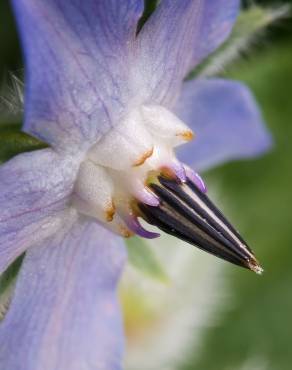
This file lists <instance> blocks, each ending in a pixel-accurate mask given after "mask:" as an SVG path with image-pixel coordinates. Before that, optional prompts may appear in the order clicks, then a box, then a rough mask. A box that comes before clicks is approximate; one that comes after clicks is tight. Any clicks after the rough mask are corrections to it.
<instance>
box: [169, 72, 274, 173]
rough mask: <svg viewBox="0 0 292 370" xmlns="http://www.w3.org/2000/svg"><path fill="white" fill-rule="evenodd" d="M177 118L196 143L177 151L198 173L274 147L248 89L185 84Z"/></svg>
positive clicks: (224, 82)
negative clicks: (184, 124) (190, 132)
mask: <svg viewBox="0 0 292 370" xmlns="http://www.w3.org/2000/svg"><path fill="white" fill-rule="evenodd" d="M176 110H177V115H178V116H179V117H180V118H181V119H182V120H183V121H184V122H185V123H186V124H187V125H188V126H189V127H191V128H192V129H193V130H194V132H195V134H196V137H195V140H194V141H193V142H191V143H189V144H186V145H183V146H182V147H181V148H180V149H179V150H178V156H179V158H180V159H181V160H182V161H184V162H186V163H188V164H190V165H191V166H193V167H194V168H195V169H196V170H204V169H207V168H210V167H212V166H215V165H217V164H220V163H223V162H226V161H229V160H233V159H240V158H249V157H255V156H258V155H261V154H262V153H264V152H266V151H267V150H268V149H269V148H270V147H271V144H272V140H271V135H270V133H269V132H268V130H267V128H266V126H265V124H264V122H263V119H262V116H261V113H260V111H259V109H258V107H257V104H256V102H255V100H254V98H253V96H252V94H251V93H250V91H249V90H248V88H247V87H246V86H244V85H243V84H241V83H239V82H234V81H228V80H224V79H211V80H196V81H189V82H186V83H184V86H183V90H182V94H181V96H180V100H179V102H178V106H177V109H176Z"/></svg>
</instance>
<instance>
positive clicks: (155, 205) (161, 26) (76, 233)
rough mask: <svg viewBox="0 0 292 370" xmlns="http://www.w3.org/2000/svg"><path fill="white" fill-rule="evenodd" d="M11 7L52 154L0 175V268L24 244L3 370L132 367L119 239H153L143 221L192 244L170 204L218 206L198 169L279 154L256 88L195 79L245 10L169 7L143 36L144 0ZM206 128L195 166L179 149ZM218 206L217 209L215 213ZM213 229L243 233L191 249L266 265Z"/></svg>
mask: <svg viewBox="0 0 292 370" xmlns="http://www.w3.org/2000/svg"><path fill="white" fill-rule="evenodd" d="M13 6H14V10H15V14H16V18H17V21H18V24H19V29H20V34H21V37H22V44H23V47H24V56H25V61H26V63H25V65H26V93H25V120H24V126H23V129H24V131H26V132H28V133H29V134H31V135H33V136H36V137H38V138H40V139H42V140H44V141H45V142H46V143H48V144H49V145H50V146H51V148H50V149H44V150H41V151H35V152H31V153H25V154H21V155H19V156H17V157H15V158H13V159H12V160H10V161H9V162H7V163H5V164H4V165H2V166H1V167H0V204H1V210H2V211H1V216H0V272H3V271H4V270H5V269H6V268H7V267H8V266H9V265H10V264H11V263H12V262H13V261H14V260H15V259H16V258H17V257H18V256H19V255H21V254H22V253H23V252H25V251H26V255H25V258H24V262H23V266H22V268H21V271H20V274H19V276H18V281H17V285H16V289H15V293H14V296H13V300H12V303H11V306H10V309H9V311H8V313H7V315H6V317H5V319H4V321H3V322H2V324H1V327H0V368H1V369H7V370H8V369H9V370H37V369H38V370H39V369H42V370H57V369H58V370H59V369H60V370H66V369H68V370H69V369H70V370H87V369H88V370H90V369H99V370H101V369H103V370H110V369H120V368H121V363H122V356H123V347H124V338H123V329H122V320H121V313H120V309H119V304H118V301H117V297H116V290H117V284H118V281H119V278H120V275H121V272H122V268H123V265H124V263H125V259H126V253H125V248H124V243H123V239H122V238H121V237H120V236H125V237H126V236H131V235H132V234H133V233H136V234H138V235H140V236H144V237H149V238H154V237H156V236H157V234H156V233H153V232H148V231H146V230H144V228H143V227H142V225H141V224H140V223H139V221H138V217H141V216H142V217H143V218H144V219H146V220H147V221H148V222H149V223H153V224H155V225H157V226H159V227H160V228H161V229H162V230H164V231H166V232H171V230H173V229H174V228H176V227H177V230H176V232H175V234H176V235H177V236H180V237H182V238H183V239H184V240H187V238H188V237H189V238H192V235H191V236H188V235H186V234H184V233H183V232H182V235H178V234H179V232H180V231H181V230H182V229H181V228H182V227H183V226H182V225H180V224H179V225H176V224H175V225H173V224H172V221H173V220H174V221H177V219H176V218H175V217H176V214H175V212H176V211H175V209H176V207H182V205H181V203H177V202H180V201H181V198H180V197H179V196H177V195H173V196H172V198H171V199H169V198H167V199H166V198H165V197H167V194H169V193H167V194H166V192H167V191H168V190H169V189H172V190H173V193H175V194H177V193H176V192H177V191H183V194H186V193H187V192H188V191H193V193H194V194H193V195H192V196H193V197H194V198H193V199H192V204H194V205H198V204H201V205H202V204H203V205H204V206H206V204H207V203H206V202H207V201H206V196H205V195H204V192H205V188H204V184H203V182H202V180H201V179H200V177H199V176H198V175H197V174H196V173H195V172H194V171H193V170H191V168H195V169H196V170H198V169H199V170H202V169H204V168H207V167H210V166H213V165H215V164H218V163H220V162H223V161H226V160H230V159H233V158H243V157H250V156H254V155H257V154H260V153H262V152H264V151H265V150H267V149H268V147H269V145H270V136H269V134H268V133H267V131H266V129H265V127H264V125H263V123H262V120H261V116H260V113H259V111H258V109H257V107H256V105H255V103H254V101H253V98H252V96H251V95H250V93H249V92H248V90H247V88H246V87H244V86H242V85H241V84H240V83H237V82H232V81H227V80H223V79H203V78H200V79H196V80H191V81H187V82H184V79H185V77H186V76H187V75H188V74H189V72H190V71H191V70H193V68H194V67H195V66H196V65H198V64H199V63H200V62H202V60H203V59H204V58H205V57H206V56H208V55H209V54H210V53H211V52H213V51H214V50H215V49H216V48H217V47H218V46H219V45H220V44H221V43H222V42H223V41H224V40H225V39H226V37H228V35H229V33H230V31H231V29H232V26H233V24H234V21H235V19H236V16H237V13H238V11H239V1H237V0H233V1H225V0H216V1H214V0H212V1H211V0H205V1H203V0H202V1H199V0H180V1H178V0H162V1H161V2H160V4H159V6H158V8H157V9H156V11H155V12H154V13H153V14H152V15H151V17H150V18H149V19H148V21H147V22H146V23H145V25H144V26H143V27H142V29H141V30H140V31H139V32H137V25H138V21H139V19H140V18H141V15H142V13H143V1H140V0H125V1H118V0H108V1H98V0H95V1H94V0H86V1H80V0H72V1H66V0H47V1H41V0H14V1H13ZM193 131H194V132H195V133H196V134H197V139H196V140H195V141H194V143H188V144H187V145H182V146H181V147H179V148H178V156H179V158H180V159H181V160H183V161H184V162H185V163H187V165H188V166H186V165H183V164H181V162H180V161H178V159H177V158H176V156H175V154H174V148H176V147H177V146H179V145H181V144H184V143H185V142H187V141H189V140H190V139H191V138H192V136H193V133H192V132H193ZM161 174H163V175H164V176H165V177H164V178H163V179H162V180H161V181H162V182H159V181H160V180H159V181H158V180H157V179H159V178H160V177H159V176H161ZM153 178H154V180H153ZM152 181H153V184H152ZM194 186H195V187H196V189H197V190H194V189H195V188H194ZM167 189H168V190H167ZM173 193H172V194H173ZM164 202H165V203H166V206H167V207H169V208H167V207H166V208H163V207H164ZM174 202H176V203H175V205H174ZM194 202H195V203H194ZM200 202H201V203H200ZM210 207H211V208H210ZM210 207H209V208H210V209H211V210H210V209H209V208H206V210H205V211H206V212H207V213H208V214H210V213H212V212H213V213H214V212H215V211H214V209H213V208H212V206H210ZM159 212H160V213H159ZM169 212H170V216H169ZM172 212H173V213H172ZM215 213H216V212H215ZM208 214H207V216H206V217H207V218H208V217H209V216H208ZM166 216H167V217H166ZM165 217H166V218H165ZM182 217H183V216H182ZM161 220H162V221H161ZM214 220H215V216H214V215H213V216H212V217H211V218H210V223H211V222H212V221H213V222H216V225H217V226H218V224H220V225H221V226H220V225H219V226H220V227H221V228H223V229H224V227H225V229H224V230H225V231H224V230H223V234H224V232H226V233H228V235H229V237H227V239H228V238H229V239H230V240H229V239H228V240H227V241H226V240H225V239H224V240H223V239H222V240H221V239H220V240H219V239H218V238H219V237H218V234H216V235H215V236H214V235H213V234H212V235H213V236H212V237H214V240H215V239H216V243H217V244H216V243H215V241H214V243H215V244H214V243H213V241H212V240H211V242H210V243H211V246H212V248H213V249H211V250H208V247H206V246H205V244H204V240H205V239H204V237H203V236H202V234H199V236H200V237H201V238H202V242H201V239H196V240H195V241H194V240H193V239H192V240H188V241H190V242H193V243H195V242H196V243H197V244H199V245H200V243H203V244H202V245H200V247H201V248H203V249H206V250H208V251H209V252H212V253H215V252H216V253H217V254H218V253H219V252H218V250H219V249H220V251H221V252H220V253H221V257H222V258H225V259H227V260H230V261H232V262H234V263H237V264H243V263H242V262H241V260H239V259H238V258H239V257H238V255H237V254H238V253H241V255H240V256H241V257H240V258H245V259H246V258H247V259H246V261H247V262H246V263H247V265H248V267H250V268H254V269H255V270H256V269H257V267H255V263H256V262H255V261H254V260H253V255H252V254H251V252H250V251H249V249H248V248H247V247H246V246H245V244H244V245H241V246H240V248H241V249H240V250H239V249H238V248H239V247H238V246H237V252H236V253H237V254H234V253H235V251H234V250H233V249H232V248H233V244H234V243H243V241H240V242H239V241H238V240H239V239H238V238H239V236H238V235H237V234H236V233H235V231H234V230H232V229H226V224H224V219H223V221H222V219H216V220H215V221H214ZM177 222H182V221H177ZM220 222H221V223H220ZM216 225H215V226H216ZM219 226H218V227H219ZM216 230H217V229H216ZM201 232H202V231H200V233H201ZM208 232H209V233H210V232H211V231H208ZM115 234H117V235H115ZM196 236H197V235H196ZM196 243H195V244H196ZM212 243H213V244H214V245H212ZM220 243H223V244H222V245H223V247H222V245H221V244H220ZM226 243H227V244H228V243H229V244H228V247H230V250H231V249H232V253H231V252H230V251H229V250H228V252H226V250H225V249H224V248H226V245H227V244H226ZM215 246H216V248H217V249H216V248H215ZM222 250H224V253H223V252H222ZM258 271H259V270H258Z"/></svg>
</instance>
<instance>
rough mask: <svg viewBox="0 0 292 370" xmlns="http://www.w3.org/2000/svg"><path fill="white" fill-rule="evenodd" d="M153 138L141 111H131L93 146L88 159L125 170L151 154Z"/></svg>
mask: <svg viewBox="0 0 292 370" xmlns="http://www.w3.org/2000/svg"><path fill="white" fill-rule="evenodd" d="M152 150H153V138H152V137H151V135H150V134H149V132H148V131H147V130H146V128H145V127H144V124H143V118H142V115H141V111H140V110H139V109H135V110H133V111H131V112H130V113H129V114H128V115H127V116H126V117H125V119H124V120H123V121H122V122H121V123H120V124H119V125H118V126H117V127H115V128H113V129H112V130H111V131H110V132H109V133H108V134H107V135H105V137H103V138H102V139H101V140H100V141H98V142H97V143H96V145H94V146H93V148H92V149H91V150H90V152H89V154H88V157H89V158H90V159H91V160H93V161H94V162H95V163H97V164H100V165H102V166H105V167H110V168H113V169H116V170H126V169H129V168H131V167H132V166H135V165H137V164H139V162H140V161H142V163H144V162H143V158H144V157H145V156H146V157H147V156H148V155H149V153H150V154H151V152H152Z"/></svg>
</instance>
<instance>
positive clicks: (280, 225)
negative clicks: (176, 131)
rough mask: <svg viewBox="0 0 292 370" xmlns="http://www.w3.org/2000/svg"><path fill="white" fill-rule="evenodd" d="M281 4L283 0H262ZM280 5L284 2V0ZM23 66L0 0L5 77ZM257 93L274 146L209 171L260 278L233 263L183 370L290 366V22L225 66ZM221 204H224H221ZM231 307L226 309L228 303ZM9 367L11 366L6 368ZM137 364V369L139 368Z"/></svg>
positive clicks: (0, 60)
mask: <svg viewBox="0 0 292 370" xmlns="http://www.w3.org/2000/svg"><path fill="white" fill-rule="evenodd" d="M258 3H261V4H269V5H271V4H272V5H273V3H274V4H279V1H276V2H275V1H258ZM281 3H283V1H282V2H281ZM21 69H22V63H21V57H20V50H19V44H18V39H17V34H16V30H15V25H14V22H13V17H12V14H11V11H10V8H9V2H8V1H5V0H1V3H0V78H1V80H4V79H5V78H6V77H7V75H8V72H9V71H12V72H15V71H16V72H18V71H19V70H21ZM227 75H228V76H229V77H232V78H236V79H240V80H242V81H244V82H246V83H247V84H248V85H249V86H250V87H251V89H252V91H253V92H254V94H255V96H256V98H257V100H258V102H259V104H260V106H261V107H262V110H263V115H264V117H265V120H266V122H267V125H268V126H269V127H270V129H271V131H272V133H273V136H274V140H275V145H274V149H273V150H272V151H271V152H270V153H269V154H267V155H265V156H264V157H263V158H260V159H257V160H253V161H240V162H234V163H229V164H226V165H224V166H221V167H219V168H216V169H215V170H212V171H210V172H208V173H207V174H205V178H206V180H207V184H212V183H216V184H217V185H218V186H219V187H220V188H221V189H223V191H224V197H225V198H226V199H228V212H229V214H230V213H231V214H232V216H233V219H234V218H235V219H236V220H237V225H238V228H239V229H241V230H244V235H243V236H244V237H245V238H246V239H247V240H248V241H249V244H250V245H252V246H253V248H254V249H255V250H256V254H257V256H258V258H259V260H260V261H261V262H262V264H263V266H264V268H265V274H264V275H263V276H262V277H257V276H255V275H254V274H251V273H246V272H245V271H242V270H240V269H235V268H233V267H232V266H231V267H230V266H226V270H225V271H226V272H225V275H226V277H227V278H228V281H229V284H230V286H231V290H230V292H229V294H228V299H227V301H225V302H222V305H223V306H224V307H219V308H218V312H220V315H219V314H218V320H217V322H216V325H215V326H211V327H209V328H207V329H206V330H205V333H204V335H203V338H202V341H203V342H202V343H201V351H200V353H199V354H198V353H196V356H195V358H193V359H192V358H188V359H186V360H185V366H183V367H182V369H183V370H238V369H244V370H290V369H292V349H291V343H292V212H291V208H292V165H291V160H292V143H291V140H292V122H291V121H292V20H291V19H285V20H283V21H281V22H280V23H279V22H278V23H277V24H276V25H275V26H273V27H270V28H269V30H268V31H267V32H266V33H265V35H264V36H263V37H261V38H260V40H259V42H258V43H257V45H256V46H254V47H253V48H252V52H251V53H250V54H249V53H245V54H244V55H243V58H242V60H240V61H239V62H237V63H236V65H234V66H233V67H232V68H230V69H229V70H228V72H227ZM1 80H0V81H1ZM222 206H223V208H224V204H223V205H222ZM226 308H227V309H226ZM7 370H8V369H7ZM137 370H138V369H137Z"/></svg>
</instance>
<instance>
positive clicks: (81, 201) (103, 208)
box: [73, 160, 114, 222]
mask: <svg viewBox="0 0 292 370" xmlns="http://www.w3.org/2000/svg"><path fill="white" fill-rule="evenodd" d="M112 196H113V183H112V180H111V178H110V176H109V175H108V173H107V171H106V169H105V168H103V167H101V166H96V165H95V164H94V163H92V162H91V161H88V160H87V161H85V162H83V163H82V164H81V166H80V169H79V173H78V177H77V180H76V183H75V188H74V195H73V204H74V206H75V207H76V208H77V209H78V210H79V212H81V213H83V214H85V215H87V216H91V217H94V218H97V219H99V220H100V221H103V222H106V221H111V219H112V217H113V214H114V204H113V200H112Z"/></svg>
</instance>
